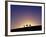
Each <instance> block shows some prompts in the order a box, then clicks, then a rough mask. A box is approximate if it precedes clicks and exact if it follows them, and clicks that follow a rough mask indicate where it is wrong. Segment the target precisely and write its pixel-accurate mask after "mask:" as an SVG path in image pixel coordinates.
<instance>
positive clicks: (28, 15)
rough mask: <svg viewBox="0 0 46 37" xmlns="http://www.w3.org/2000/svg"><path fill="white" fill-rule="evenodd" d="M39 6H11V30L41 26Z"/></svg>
mask: <svg viewBox="0 0 46 37" xmlns="http://www.w3.org/2000/svg"><path fill="white" fill-rule="evenodd" d="M41 14H42V12H41V6H22V5H11V29H15V28H21V27H24V25H26V24H28V25H29V24H31V26H36V25H41Z"/></svg>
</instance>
